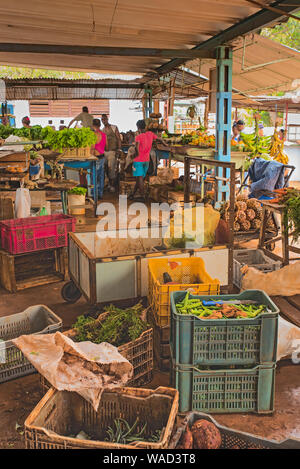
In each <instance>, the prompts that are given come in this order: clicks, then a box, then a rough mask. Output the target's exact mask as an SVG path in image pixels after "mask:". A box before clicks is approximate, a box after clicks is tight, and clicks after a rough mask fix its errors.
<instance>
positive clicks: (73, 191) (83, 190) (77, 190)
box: [68, 187, 87, 195]
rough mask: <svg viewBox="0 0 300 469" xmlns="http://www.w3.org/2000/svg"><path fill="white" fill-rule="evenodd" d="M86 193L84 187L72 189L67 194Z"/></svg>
mask: <svg viewBox="0 0 300 469" xmlns="http://www.w3.org/2000/svg"><path fill="white" fill-rule="evenodd" d="M86 193H87V189H86V188H85V187H73V189H70V190H68V194H74V195H85V194H86Z"/></svg>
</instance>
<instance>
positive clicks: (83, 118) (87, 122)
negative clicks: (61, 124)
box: [68, 106, 94, 130]
mask: <svg viewBox="0 0 300 469" xmlns="http://www.w3.org/2000/svg"><path fill="white" fill-rule="evenodd" d="M93 119H94V116H93V115H92V114H89V110H88V108H87V107H86V106H83V108H82V112H81V113H80V114H78V116H76V117H74V119H72V120H71V122H70V123H69V125H68V129H69V128H70V127H71V125H72V124H73V122H81V124H82V127H89V128H90V129H91V130H93Z"/></svg>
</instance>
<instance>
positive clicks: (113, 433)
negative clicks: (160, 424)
mask: <svg viewBox="0 0 300 469" xmlns="http://www.w3.org/2000/svg"><path fill="white" fill-rule="evenodd" d="M138 423H139V417H137V418H136V420H135V422H134V423H133V425H132V426H130V425H129V423H128V422H127V421H126V420H124V419H122V418H118V419H115V420H114V427H108V428H107V430H106V434H107V437H106V438H105V441H110V442H111V443H119V444H121V445H126V444H130V443H133V442H134V441H151V442H158V441H159V440H160V438H161V433H162V430H156V431H154V432H153V433H152V434H151V435H150V436H149V437H145V436H143V435H144V433H145V431H146V428H147V422H146V423H145V424H144V425H141V424H140V430H138V429H137V426H138Z"/></svg>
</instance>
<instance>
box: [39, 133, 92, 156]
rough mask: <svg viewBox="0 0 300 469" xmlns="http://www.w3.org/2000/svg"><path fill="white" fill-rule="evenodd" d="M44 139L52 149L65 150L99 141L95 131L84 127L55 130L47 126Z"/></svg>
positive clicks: (88, 145) (87, 145) (83, 146)
mask: <svg viewBox="0 0 300 469" xmlns="http://www.w3.org/2000/svg"><path fill="white" fill-rule="evenodd" d="M43 131H44V139H45V140H46V141H47V143H48V146H49V148H51V149H52V150H58V151H63V150H64V149H65V148H85V147H90V146H91V145H94V144H95V143H96V141H97V137H96V135H95V133H94V132H93V131H92V130H91V129H89V128H85V127H83V128H82V129H63V130H58V131H56V130H53V129H52V128H51V127H45V129H43Z"/></svg>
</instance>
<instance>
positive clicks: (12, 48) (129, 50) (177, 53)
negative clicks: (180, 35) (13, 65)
mask: <svg viewBox="0 0 300 469" xmlns="http://www.w3.org/2000/svg"><path fill="white" fill-rule="evenodd" d="M0 52H9V53H14V52H23V53H24V52H25V53H30V54H65V55H78V56H79V55H81V56H86V55H88V56H107V55H108V56H119V57H155V58H163V59H173V58H180V59H197V58H205V59H213V58H215V57H216V56H215V52H214V51H213V50H200V49H183V50H179V49H154V48H137V47H100V46H99V47H98V46H68V45H61V44H58V45H57V44H17V43H8V42H7V43H6V42H2V43H0Z"/></svg>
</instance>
